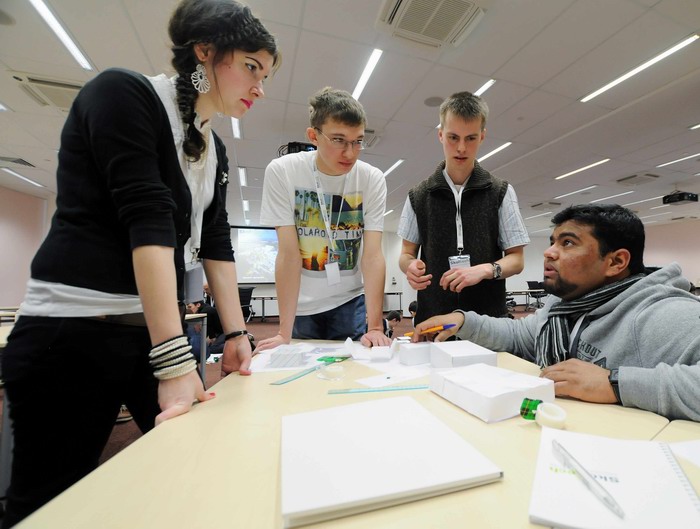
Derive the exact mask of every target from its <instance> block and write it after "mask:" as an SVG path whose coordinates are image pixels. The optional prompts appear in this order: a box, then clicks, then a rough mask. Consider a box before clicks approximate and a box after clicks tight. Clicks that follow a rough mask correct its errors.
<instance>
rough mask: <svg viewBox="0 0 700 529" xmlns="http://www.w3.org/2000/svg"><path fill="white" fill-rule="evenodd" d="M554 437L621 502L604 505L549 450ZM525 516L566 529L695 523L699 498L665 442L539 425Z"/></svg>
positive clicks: (651, 528)
mask: <svg viewBox="0 0 700 529" xmlns="http://www.w3.org/2000/svg"><path fill="white" fill-rule="evenodd" d="M553 439H556V440H557V441H558V442H559V443H560V444H561V445H562V446H564V447H565V448H566V450H567V451H569V452H570V453H571V454H572V455H573V456H574V457H575V458H576V460H578V461H579V462H580V463H581V465H582V466H583V467H584V468H585V469H586V470H588V472H589V473H590V474H592V475H593V476H594V477H595V479H596V480H597V481H598V483H600V484H601V485H602V486H603V487H604V488H605V489H606V490H607V492H608V493H609V494H610V495H611V496H612V497H613V498H614V499H615V501H616V502H617V503H618V504H619V505H620V507H622V510H623V511H624V513H625V517H624V519H621V518H619V517H618V516H616V515H615V514H614V513H613V512H612V511H611V510H609V509H608V508H606V507H605V506H604V505H603V503H602V502H601V501H599V500H598V499H597V498H596V496H595V495H594V494H592V493H591V491H589V490H588V489H587V488H586V487H585V486H584V484H583V483H582V482H581V481H580V480H579V479H578V477H577V476H576V475H575V474H574V471H573V470H571V469H569V468H567V467H565V466H563V465H562V464H561V462H560V461H559V459H558V458H557V457H556V456H555V455H554V453H553V451H552V440H553ZM530 521H531V522H532V523H537V524H542V525H546V526H550V527H557V528H567V529H584V528H600V527H606V528H610V529H614V528H627V527H630V528H634V529H645V528H649V529H658V528H659V527H674V528H675V527H700V500H699V499H698V496H697V494H696V492H695V490H694V489H693V486H692V485H691V484H690V482H689V481H688V479H687V477H686V476H685V473H684V472H683V470H682V469H681V467H680V466H679V465H678V462H677V461H676V459H675V457H674V456H673V453H672V452H671V449H670V447H669V446H668V445H667V444H666V443H661V442H657V441H628V440H621V439H610V438H607V437H599V436H595V435H586V434H579V433H574V432H566V431H561V430H553V429H551V428H543V429H542V437H541V440H540V451H539V455H538V457H537V469H536V471H535V479H534V482H533V486H532V497H531V499H530Z"/></svg>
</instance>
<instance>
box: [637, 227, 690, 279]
mask: <svg viewBox="0 0 700 529" xmlns="http://www.w3.org/2000/svg"><path fill="white" fill-rule="evenodd" d="M645 228H646V230H645V231H646V249H645V251H644V264H645V265H647V266H662V265H666V264H668V263H671V262H673V261H677V262H678V263H679V264H680V265H681V268H682V269H683V275H684V276H685V277H687V278H688V279H689V280H690V281H691V282H693V283H694V284H695V285H700V220H692V221H686V222H683V223H682V224H681V223H673V224H663V225H661V226H653V225H647V226H645Z"/></svg>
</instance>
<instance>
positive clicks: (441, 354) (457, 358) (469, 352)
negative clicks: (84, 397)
mask: <svg viewBox="0 0 700 529" xmlns="http://www.w3.org/2000/svg"><path fill="white" fill-rule="evenodd" d="M497 359H498V354H497V353H494V352H493V351H491V350H489V349H486V347H482V346H480V345H477V344H475V343H474V342H470V341H468V340H457V341H455V342H432V344H431V346H430V365H432V366H433V367H440V368H445V367H462V366H469V365H472V364H488V365H492V366H495V365H496V362H497Z"/></svg>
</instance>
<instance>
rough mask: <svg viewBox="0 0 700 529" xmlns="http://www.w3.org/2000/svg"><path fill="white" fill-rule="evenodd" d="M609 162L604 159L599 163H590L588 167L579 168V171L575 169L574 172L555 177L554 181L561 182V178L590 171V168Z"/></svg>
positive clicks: (607, 159)
mask: <svg viewBox="0 0 700 529" xmlns="http://www.w3.org/2000/svg"><path fill="white" fill-rule="evenodd" d="M609 161H610V158H605V159H604V160H600V161H599V162H595V163H592V164H590V165H587V166H586V167H581V168H580V169H576V170H575V171H571V172H570V173H566V174H563V175H560V176H557V177H555V178H554V179H555V180H561V179H562V178H566V177H567V176H571V175H573V174H576V173H580V172H582V171H585V170H586V169H590V168H592V167H596V166H598V165H602V164H604V163H607V162H609Z"/></svg>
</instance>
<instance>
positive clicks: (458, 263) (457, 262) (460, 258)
mask: <svg viewBox="0 0 700 529" xmlns="http://www.w3.org/2000/svg"><path fill="white" fill-rule="evenodd" d="M447 260H448V261H449V262H450V268H469V267H470V266H471V260H470V259H469V254H465V255H451V256H450V257H448V258H447Z"/></svg>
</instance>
